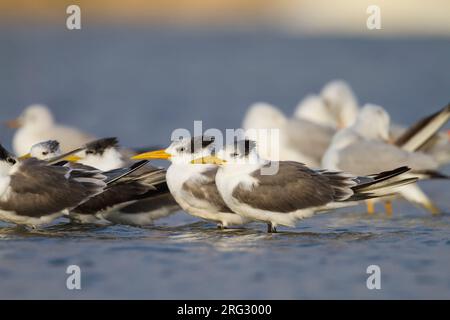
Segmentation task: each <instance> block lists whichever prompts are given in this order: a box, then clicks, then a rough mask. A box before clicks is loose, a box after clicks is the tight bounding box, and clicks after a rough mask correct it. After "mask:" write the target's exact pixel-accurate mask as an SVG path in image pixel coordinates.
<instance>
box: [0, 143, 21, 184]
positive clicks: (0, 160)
mask: <svg viewBox="0 0 450 320" xmlns="http://www.w3.org/2000/svg"><path fill="white" fill-rule="evenodd" d="M16 163H17V159H16V157H14V156H13V155H12V154H11V153H10V152H9V151H8V150H6V149H5V148H4V147H3V146H2V145H1V144H0V176H4V175H8V174H9V172H10V170H11V168H12V166H14V165H15V164H16Z"/></svg>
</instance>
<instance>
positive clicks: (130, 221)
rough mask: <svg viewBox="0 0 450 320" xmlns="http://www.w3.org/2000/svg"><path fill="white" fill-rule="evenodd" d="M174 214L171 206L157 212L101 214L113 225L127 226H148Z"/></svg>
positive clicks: (113, 212)
mask: <svg viewBox="0 0 450 320" xmlns="http://www.w3.org/2000/svg"><path fill="white" fill-rule="evenodd" d="M172 213H174V211H173V208H172V207H171V206H162V207H161V208H158V209H156V210H151V211H148V212H141V213H122V212H120V211H117V210H114V211H109V212H104V213H101V214H100V216H101V217H102V218H104V219H106V220H108V221H111V222H112V223H117V224H127V225H133V226H147V225H151V224H153V222H154V221H155V220H158V219H161V218H164V217H167V216H168V215H170V214H172Z"/></svg>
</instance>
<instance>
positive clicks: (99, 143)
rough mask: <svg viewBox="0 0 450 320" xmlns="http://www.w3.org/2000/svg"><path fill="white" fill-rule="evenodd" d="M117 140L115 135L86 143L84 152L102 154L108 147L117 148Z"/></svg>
mask: <svg viewBox="0 0 450 320" xmlns="http://www.w3.org/2000/svg"><path fill="white" fill-rule="evenodd" d="M118 146H119V140H118V139H117V138H116V137H111V138H103V139H98V140H95V141H92V142H89V143H87V144H86V152H89V153H93V154H103V152H105V150H106V149H108V148H117V147H118Z"/></svg>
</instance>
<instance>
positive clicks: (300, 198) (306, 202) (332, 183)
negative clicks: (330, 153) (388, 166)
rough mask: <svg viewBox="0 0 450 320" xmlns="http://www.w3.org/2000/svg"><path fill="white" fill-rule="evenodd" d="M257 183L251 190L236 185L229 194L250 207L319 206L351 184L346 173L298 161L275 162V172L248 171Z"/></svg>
mask: <svg viewBox="0 0 450 320" xmlns="http://www.w3.org/2000/svg"><path fill="white" fill-rule="evenodd" d="M252 176H253V177H254V178H256V179H257V180H258V181H259V183H258V184H257V185H256V186H255V187H254V188H252V189H251V190H249V189H247V188H245V187H242V186H240V185H238V186H237V187H236V188H235V190H234V191H233V194H232V195H233V197H234V198H236V199H237V200H238V201H240V202H242V203H246V204H248V205H250V206H251V207H253V208H257V209H260V210H265V211H272V212H283V213H287V212H293V211H296V210H300V209H306V208H313V207H320V206H323V205H326V204H328V203H330V202H333V201H339V200H343V199H345V198H348V197H349V196H351V195H352V194H353V191H352V190H351V189H350V187H351V186H353V185H354V184H355V182H353V181H352V180H351V179H352V178H350V177H348V176H344V175H341V174H339V173H331V172H320V171H314V170H311V169H309V168H307V167H306V166H305V165H303V164H301V163H298V162H291V161H282V162H279V171H278V174H276V175H261V174H260V170H257V171H255V172H253V173H252Z"/></svg>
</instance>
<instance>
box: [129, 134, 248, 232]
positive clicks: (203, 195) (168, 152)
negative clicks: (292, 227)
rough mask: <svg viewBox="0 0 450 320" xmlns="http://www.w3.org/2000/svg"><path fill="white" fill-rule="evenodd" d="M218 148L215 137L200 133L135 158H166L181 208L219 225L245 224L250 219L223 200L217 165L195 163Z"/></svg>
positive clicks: (172, 188)
mask: <svg viewBox="0 0 450 320" xmlns="http://www.w3.org/2000/svg"><path fill="white" fill-rule="evenodd" d="M213 151H214V138H213V137H208V136H198V137H193V138H183V139H180V140H177V141H174V142H172V144H171V145H170V146H169V147H168V148H167V149H165V150H157V151H151V152H145V153H141V154H139V155H136V156H134V157H133V158H132V159H136V160H139V159H166V160H169V161H171V164H170V166H169V168H168V169H167V177H166V179H167V185H168V187H169V190H170V192H171V194H172V195H173V197H174V198H175V200H176V201H177V202H178V204H179V205H180V206H181V208H182V209H183V210H184V211H186V212H187V213H188V214H190V215H192V216H194V217H197V218H201V219H204V220H208V221H213V222H215V223H217V224H218V227H219V228H226V227H228V226H233V225H241V224H244V223H247V222H249V219H246V218H245V217H242V216H240V215H238V214H236V213H234V212H233V211H232V210H231V209H230V208H229V207H228V206H227V205H226V204H225V202H224V201H223V199H222V197H221V196H220V194H219V192H218V190H217V187H216V184H215V176H216V172H217V169H218V167H217V166H216V165H214V164H193V163H191V162H192V161H193V160H194V159H197V158H201V157H204V156H209V155H211V153H212V152H213Z"/></svg>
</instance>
